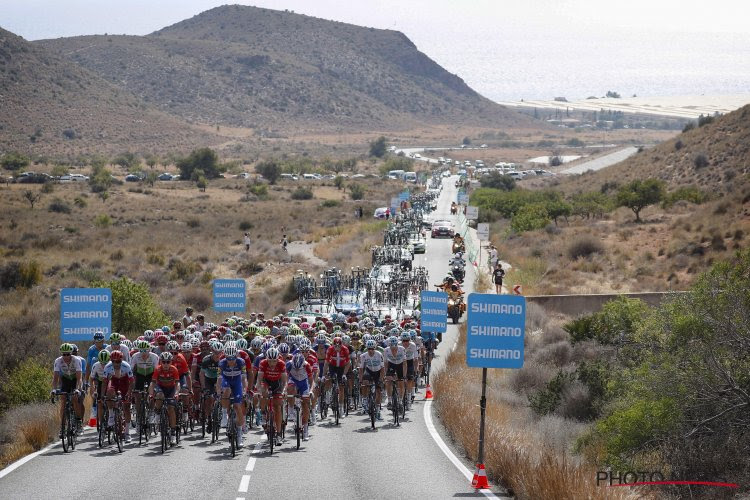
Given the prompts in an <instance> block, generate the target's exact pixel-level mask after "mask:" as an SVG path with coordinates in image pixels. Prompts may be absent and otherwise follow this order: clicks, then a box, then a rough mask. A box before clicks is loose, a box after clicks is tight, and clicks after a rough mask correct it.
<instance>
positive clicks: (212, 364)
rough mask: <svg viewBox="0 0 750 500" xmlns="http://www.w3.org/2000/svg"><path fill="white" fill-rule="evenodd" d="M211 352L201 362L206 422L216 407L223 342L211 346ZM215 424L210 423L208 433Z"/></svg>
mask: <svg viewBox="0 0 750 500" xmlns="http://www.w3.org/2000/svg"><path fill="white" fill-rule="evenodd" d="M210 348H211V351H210V353H209V354H208V355H207V356H204V357H203V359H202V360H201V368H200V381H201V387H202V388H203V393H204V394H206V395H207V397H206V404H205V406H204V407H203V414H204V415H205V418H206V420H208V415H210V413H211V409H212V408H213V407H214V394H215V391H216V382H217V381H218V379H219V361H221V351H222V350H223V348H224V346H222V345H221V342H213V343H212V344H210ZM212 424H213V422H211V421H210V420H209V421H208V432H212V430H213V425H212Z"/></svg>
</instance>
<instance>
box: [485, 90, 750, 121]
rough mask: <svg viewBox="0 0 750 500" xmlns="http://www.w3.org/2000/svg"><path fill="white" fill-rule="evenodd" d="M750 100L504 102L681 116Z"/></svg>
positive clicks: (716, 110)
mask: <svg viewBox="0 0 750 500" xmlns="http://www.w3.org/2000/svg"><path fill="white" fill-rule="evenodd" d="M748 103H750V94H738V95H724V96H669V97H624V98H621V99H613V98H601V99H585V100H582V101H571V102H559V101H549V100H539V101H528V100H524V101H508V102H500V104H502V105H504V106H511V107H532V108H533V107H536V108H544V109H555V108H557V109H566V108H570V109H574V110H581V111H599V110H600V109H606V110H610V109H611V110H612V111H623V112H626V113H634V114H635V113H638V114H645V115H656V116H673V117H678V118H698V116H700V115H702V114H703V115H705V114H709V115H712V114H714V113H729V112H731V111H734V110H735V109H738V108H741V107H742V106H744V105H745V104H748Z"/></svg>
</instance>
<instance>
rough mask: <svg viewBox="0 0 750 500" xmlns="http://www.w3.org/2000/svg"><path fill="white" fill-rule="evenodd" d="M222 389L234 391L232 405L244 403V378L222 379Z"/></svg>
mask: <svg viewBox="0 0 750 500" xmlns="http://www.w3.org/2000/svg"><path fill="white" fill-rule="evenodd" d="M221 388H222V390H224V389H227V388H229V389H231V390H232V403H242V397H243V393H242V378H240V377H221Z"/></svg>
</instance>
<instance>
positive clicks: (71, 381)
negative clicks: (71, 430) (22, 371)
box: [52, 343, 83, 439]
mask: <svg viewBox="0 0 750 500" xmlns="http://www.w3.org/2000/svg"><path fill="white" fill-rule="evenodd" d="M53 371H54V375H53V378H52V388H53V391H52V393H53V394H60V419H61V420H62V419H63V415H64V414H65V401H66V399H67V398H68V397H71V396H77V395H78V394H79V393H80V390H81V379H82V377H83V370H82V367H81V360H80V359H78V358H77V357H75V356H73V346H71V345H70V344H68V343H65V344H62V345H61V346H60V357H59V358H57V359H55V364H54V368H53ZM72 400H73V411H74V412H75V415H76V418H78V419H81V418H82V417H83V406H82V405H81V401H80V399H79V398H78V397H73V398H72ZM62 437H63V436H62V431H60V439H62Z"/></svg>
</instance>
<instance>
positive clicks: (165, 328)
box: [161, 325, 171, 333]
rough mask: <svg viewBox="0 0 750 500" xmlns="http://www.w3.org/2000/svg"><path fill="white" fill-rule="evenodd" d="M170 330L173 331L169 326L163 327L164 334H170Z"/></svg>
mask: <svg viewBox="0 0 750 500" xmlns="http://www.w3.org/2000/svg"><path fill="white" fill-rule="evenodd" d="M169 330H171V328H169V327H168V326H167V325H164V326H162V327H161V332H162V333H169Z"/></svg>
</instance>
